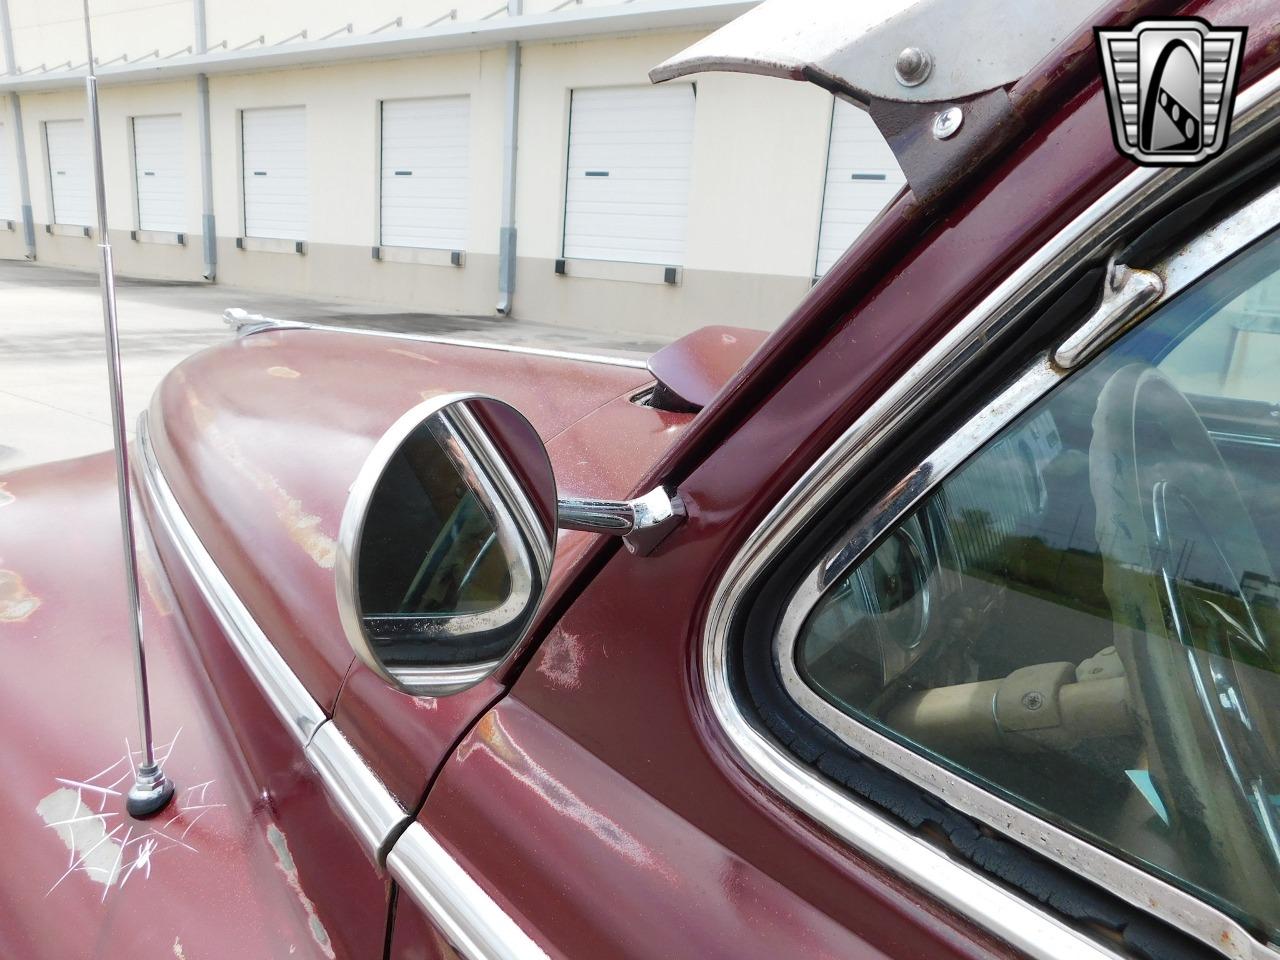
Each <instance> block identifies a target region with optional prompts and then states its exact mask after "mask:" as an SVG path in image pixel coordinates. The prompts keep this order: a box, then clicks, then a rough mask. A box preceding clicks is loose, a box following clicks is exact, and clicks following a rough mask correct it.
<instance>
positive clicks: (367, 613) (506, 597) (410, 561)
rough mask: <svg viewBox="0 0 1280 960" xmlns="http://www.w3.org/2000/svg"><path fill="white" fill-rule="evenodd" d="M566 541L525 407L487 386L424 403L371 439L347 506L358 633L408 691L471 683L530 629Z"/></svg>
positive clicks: (348, 581)
mask: <svg viewBox="0 0 1280 960" xmlns="http://www.w3.org/2000/svg"><path fill="white" fill-rule="evenodd" d="M555 539H556V488H555V478H554V476H553V474H552V472H551V463H550V461H549V460H548V458H547V453H546V450H545V448H544V447H543V445H542V441H541V439H540V438H539V437H538V434H537V432H536V431H535V430H534V428H533V427H532V425H530V423H529V421H528V420H526V419H525V418H524V416H523V415H522V414H520V413H519V411H517V410H515V409H514V408H513V407H511V406H509V405H508V404H505V403H503V402H502V401H500V400H495V399H492V398H489V397H484V396H480V395H476V394H452V395H446V396H441V397H437V398H434V399H432V400H428V401H427V402H425V403H422V404H419V405H418V406H417V407H414V408H413V409H412V410H410V411H408V412H407V413H406V414H405V415H404V416H402V417H401V418H400V419H399V420H398V421H396V423H395V424H393V425H392V427H391V428H390V429H389V430H388V431H387V433H386V434H385V435H384V436H383V437H382V438H381V439H380V440H379V441H378V442H377V444H376V445H375V446H374V448H373V450H372V452H371V453H370V454H369V457H368V458H367V460H366V461H365V464H364V466H363V467H362V468H361V470H360V473H359V475H358V476H357V477H356V480H355V483H354V484H352V487H351V492H350V496H349V498H348V500H347V506H346V508H345V510H344V512H343V515H342V524H341V527H340V530H339V535H338V557H337V562H336V563H335V565H334V569H335V576H336V580H337V594H338V609H339V611H340V614H341V617H342V625H343V628H344V630H345V631H346V634H347V639H348V640H349V641H350V643H351V646H352V648H353V649H354V650H355V652H356V655H357V656H359V658H360V659H361V660H362V661H363V662H364V663H365V665H366V666H368V667H369V668H370V669H371V670H373V671H374V672H375V673H377V674H378V675H380V676H381V677H382V678H383V679H384V680H386V681H387V682H388V683H390V684H392V685H394V686H396V687H398V688H399V689H401V690H403V691H405V692H407V693H415V694H428V695H434V696H440V695H444V694H448V693H452V692H455V691H457V690H461V689H463V688H465V687H468V686H471V685H472V684H475V683H477V682H479V681H480V680H482V679H484V678H485V677H486V676H488V675H489V674H490V673H492V672H493V671H494V670H495V669H496V668H497V667H498V665H499V664H500V663H501V662H502V660H503V658H504V657H506V655H507V654H508V653H509V652H510V651H511V650H512V649H513V648H514V647H515V646H516V644H518V643H519V642H520V641H521V640H522V639H523V638H524V636H525V634H526V632H527V631H528V629H529V626H530V625H531V623H532V621H533V616H534V614H535V612H536V611H537V608H538V604H539V603H540V601H541V600H542V596H543V593H544V592H545V591H546V587H547V580H548V577H549V576H550V573H551V561H552V557H553V555H554V551H555Z"/></svg>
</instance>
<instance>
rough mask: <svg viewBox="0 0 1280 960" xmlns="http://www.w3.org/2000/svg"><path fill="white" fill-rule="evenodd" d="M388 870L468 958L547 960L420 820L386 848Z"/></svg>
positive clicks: (478, 959) (529, 938)
mask: <svg viewBox="0 0 1280 960" xmlns="http://www.w3.org/2000/svg"><path fill="white" fill-rule="evenodd" d="M387 871H388V872H389V873H390V874H391V876H393V877H395V878H396V880H397V881H399V883H400V885H401V886H402V887H403V888H404V889H405V891H406V892H407V893H408V894H409V895H410V896H411V897H413V899H414V902H415V903H417V904H418V906H420V907H422V909H423V910H424V911H426V914H427V916H429V917H430V918H431V919H432V920H433V921H434V922H435V924H436V925H437V926H438V927H439V928H440V929H441V931H443V932H444V934H445V937H446V938H447V939H448V941H449V943H450V945H451V946H452V947H453V948H454V949H455V950H457V951H458V953H460V954H462V956H464V957H466V958H467V960H547V953H546V951H545V950H543V949H542V948H541V947H540V946H538V944H537V943H535V942H534V940H533V938H531V937H530V936H529V935H528V934H527V933H525V931H524V930H523V929H522V928H521V927H520V925H519V924H517V923H516V922H515V921H514V920H513V919H512V918H511V917H510V916H508V915H507V914H506V913H505V912H504V911H503V909H502V908H501V907H500V906H498V904H497V903H496V902H494V900H493V898H492V897H490V896H489V894H487V893H485V891H484V890H483V889H482V888H481V887H480V885H479V884H478V883H476V881H475V879H474V878H473V877H472V876H471V875H470V874H469V873H467V871H466V870H464V869H463V868H462V866H461V865H460V864H459V863H458V861H456V860H455V859H453V857H451V856H450V855H449V852H448V851H447V850H445V848H444V847H442V846H441V845H440V841H438V840H437V839H436V838H435V837H433V836H432V835H431V834H430V833H429V832H428V831H427V829H426V828H425V827H423V826H422V824H420V823H411V824H409V828H408V829H407V830H405V832H404V834H403V835H402V836H401V837H400V839H399V840H398V841H397V842H396V845H395V846H394V847H392V848H391V853H390V854H389V855H388V856H387Z"/></svg>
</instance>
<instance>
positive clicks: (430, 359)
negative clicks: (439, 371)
mask: <svg viewBox="0 0 1280 960" xmlns="http://www.w3.org/2000/svg"><path fill="white" fill-rule="evenodd" d="M387 353H394V354H397V355H398V356H401V357H408V358H409V359H410V360H421V361H422V362H423V363H430V364H434V365H436V366H439V364H440V361H439V360H437V359H435V358H434V357H427V356H424V355H422V354H421V353H414V352H413V351H412V350H401V349H400V348H399V347H388V348H387Z"/></svg>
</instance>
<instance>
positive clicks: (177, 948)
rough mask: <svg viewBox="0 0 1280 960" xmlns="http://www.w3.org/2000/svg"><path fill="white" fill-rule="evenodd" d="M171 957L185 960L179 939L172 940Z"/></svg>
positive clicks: (185, 956)
mask: <svg viewBox="0 0 1280 960" xmlns="http://www.w3.org/2000/svg"><path fill="white" fill-rule="evenodd" d="M173 955H174V956H175V957H177V958H178V960H187V955H186V954H185V953H183V952H182V940H181V938H179V937H174V938H173Z"/></svg>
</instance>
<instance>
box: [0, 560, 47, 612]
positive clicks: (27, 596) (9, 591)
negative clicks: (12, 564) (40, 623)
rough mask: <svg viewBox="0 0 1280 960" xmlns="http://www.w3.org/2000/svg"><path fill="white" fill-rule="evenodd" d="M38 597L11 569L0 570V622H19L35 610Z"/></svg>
mask: <svg viewBox="0 0 1280 960" xmlns="http://www.w3.org/2000/svg"><path fill="white" fill-rule="evenodd" d="M39 606H40V598H39V597H37V596H36V595H35V594H34V593H32V592H31V591H30V590H28V589H27V585H26V584H25V583H23V582H22V578H21V577H20V576H18V575H17V574H16V573H14V572H13V571H12V570H0V622H8V623H19V622H21V621H23V620H25V619H27V617H29V616H31V615H32V614H33V613H35V612H36V608H37V607H39Z"/></svg>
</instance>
